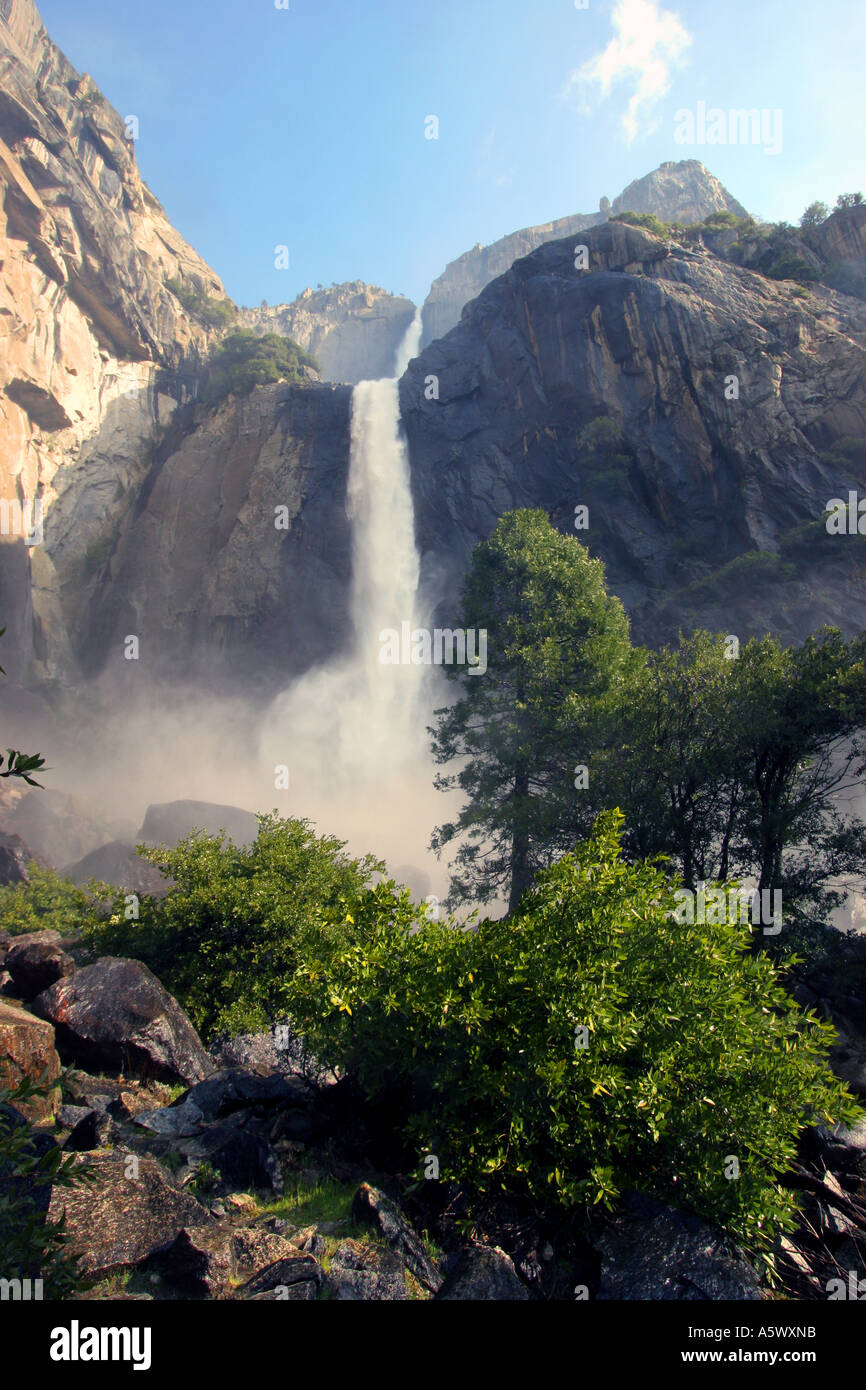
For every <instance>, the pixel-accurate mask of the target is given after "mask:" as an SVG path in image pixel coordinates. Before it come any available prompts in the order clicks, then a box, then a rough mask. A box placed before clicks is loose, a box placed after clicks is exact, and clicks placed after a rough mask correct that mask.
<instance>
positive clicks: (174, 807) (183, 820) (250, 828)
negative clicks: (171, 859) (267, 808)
mask: <svg viewBox="0 0 866 1390" xmlns="http://www.w3.org/2000/svg"><path fill="white" fill-rule="evenodd" d="M193 830H204V831H206V832H207V833H208V834H209V835H218V834H219V833H220V831H224V832H225V834H226V835H227V836H228V837H229V839H231V840H233V841H234V843H235V844H236V845H244V846H248V845H251V844H252V843H253V842H254V840H255V839H256V836H257V835H258V833H259V823H258V821H257V820H256V818H255V816H254V815H253V814H252V813H251V812H250V811H242V810H241V808H240V807H239V806H220V805H217V804H215V803H214V802H212V801H163V802H160V803H158V804H157V805H154V806H148V808H147V812H146V814H145V817H144V824H143V825H142V827H141V829H140V830H139V832H138V835H137V836H136V840H137V841H138V843H139V844H146V845H168V846H169V847H170V848H172V847H174V845H176V844H178V843H179V841H181V840H185V839H186V837H187V835H190V834H191V833H192V831H193Z"/></svg>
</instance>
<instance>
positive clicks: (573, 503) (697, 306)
mask: <svg viewBox="0 0 866 1390" xmlns="http://www.w3.org/2000/svg"><path fill="white" fill-rule="evenodd" d="M584 240H585V242H586V244H587V245H588V247H589V257H590V260H589V269H588V270H586V271H579V270H576V269H575V264H574V254H573V243H572V240H571V238H568V239H566V240H564V241H556V242H549V243H548V244H546V245H545V246H542V247H541V248H539V250H537V251H535V252H533V254H532V255H530V256H528V257H526V258H525V259H523V260H520V261H517V262H516V263H515V264H514V266H513V267H512V268H511V270H510V271H509V272H508V273H507V274H506V275H503V276H501V277H500V278H499V279H498V280H496V281H495V282H494V283H493V284H492V285H490V286H488V288H487V289H486V290H485V291H484V292H483V293H482V294H481V295H480V296H479V297H478V299H477V300H475V301H474V302H473V304H472V305H470V306H469V307H468V308H467V310H466V313H465V314H464V317H463V319H462V321H461V322H460V324H459V325H458V326H457V327H456V328H455V329H453V330H452V331H451V332H450V333H449V334H448V335H447V336H446V337H445V338H443V339H441V340H440V341H438V342H436V343H434V344H432V345H431V346H430V347H428V348H427V349H426V350H425V351H424V352H422V353H421V354H420V356H419V357H417V358H416V359H415V360H414V361H413V362H412V363H410V365H409V368H408V370H407V372H406V373H405V375H404V377H403V378H402V380H401V383H400V400H401V410H402V417H403V424H404V428H405V430H406V433H407V437H408V441H409V448H410V454H411V458H412V476H413V489H414V494H415V515H416V530H417V533H418V537H419V543H420V545H421V548H422V552H423V572H424V582H425V583H426V586H427V588H428V590H429V591H430V592H431V594H432V597H433V599H434V601H435V600H436V599H438V600H439V605H440V606H439V616H440V620H441V621H442V622H443V625H445V626H453V625H454V606H455V596H456V590H457V587H458V583H459V576H460V575H462V573H463V572H464V571H465V566H466V564H467V562H468V558H469V555H470V552H471V550H472V548H473V546H474V545H475V544H476V542H477V541H478V540H479V539H481V538H483V537H484V536H486V535H488V534H489V533H490V531H491V530H492V529H493V527H494V525H495V523H496V520H497V518H498V517H499V516H500V515H501V514H502V513H503V512H505V511H507V510H509V509H511V508H514V507H542V508H544V509H545V510H546V511H547V512H548V513H549V514H550V515H551V516H552V518H553V519H554V521H555V522H556V524H557V525H559V526H560V527H561V529H562V530H564V531H566V532H570V533H571V534H574V529H573V528H574V523H575V509H576V507H577V506H578V505H587V506H588V507H589V529H588V530H587V531H584V532H583V534H582V536H581V539H584V540H585V541H587V542H588V544H589V545H590V548H591V549H592V551H593V553H595V554H599V555H600V556H601V557H602V558H603V559H604V560H605V562H606V565H607V575H608V582H609V584H610V585H611V587H612V588H613V590H614V591H615V592H616V593H618V594H619V596H620V597H621V598H622V599H623V601H624V603H625V604H626V607H627V608H628V609H629V610H630V612H631V614H632V616H633V619H634V620H635V626H636V629H637V632H638V635H639V636H640V637H641V638H642V639H643V640H653V639H658V638H659V637H663V638H669V637H671V636H673V637H674V638H675V636H676V628H677V623H678V622H679V623H680V624H682V621H683V617H684V613H685V611H686V603H685V601H683V602H680V603H679V604H678V606H677V607H676V608H675V611H674V612H673V614H668V617H667V620H666V622H665V618H664V614H663V613H660V612H659V609H661V608H663V607H664V604H665V603H667V602H668V601H669V600H670V598H671V596H673V595H676V594H677V593H678V591H680V590H686V589H687V586H688V585H689V584H690V583H691V582H692V581H694V580H695V579H696V577H697V575H698V574H700V568H699V564H698V567H697V568H696V561H697V562H700V560H701V559H704V560H711V562H712V563H713V564H714V565H722V564H724V563H725V562H726V561H727V560H730V559H732V558H733V557H734V556H736V555H737V554H739V553H741V552H743V551H746V550H749V549H760V550H766V551H770V552H771V553H776V552H777V551H778V547H779V544H780V541H781V540H782V538H783V537H784V536H785V534H786V533H788V532H789V531H790V530H791V529H792V528H794V527H796V526H797V525H799V524H801V523H804V522H815V521H818V520H819V519H820V517H821V514H822V512H823V511H824V509H825V508H826V506H827V502H828V500H829V499H830V498H833V497H838V496H843V497H844V496H846V495H847V490H848V488H849V487H858V486H859V487H860V488H861V489H862V487H863V485H864V483H866V469H864V467H863V466H862V465H859V464H857V463H856V462H854V461H851V462H850V463H844V462H843V463H841V464H840V463H838V462H835V463H833V462H827V461H826V455H827V451H828V450H831V449H832V446H833V445H834V444H835V443H837V442H838V441H840V440H842V439H844V438H846V437H851V436H856V437H859V438H861V439H862V438H863V437H864V436H866V305H864V304H863V303H862V302H861V301H859V300H857V299H854V298H852V297H851V296H849V295H841V294H837V293H835V292H833V291H830V290H824V289H821V288H818V287H815V290H814V294H813V295H812V297H811V298H808V299H803V298H797V297H795V296H794V294H793V290H794V289H795V288H796V287H795V286H792V285H791V284H790V283H788V282H777V281H774V280H768V279H765V278H764V277H762V276H758V275H755V274H753V273H751V272H750V271H748V270H745V269H742V268H739V267H736V266H733V265H730V264H728V263H727V262H725V261H724V260H722V259H720V258H719V257H717V256H715V255H714V254H713V253H712V252H711V251H710V250H708V249H707V248H706V247H703V246H700V245H699V246H697V247H696V248H694V249H693V248H691V247H686V246H680V245H678V244H677V243H675V242H674V243H670V244H668V243H667V242H666V241H664V240H662V239H660V238H658V237H655V236H653V235H651V234H649V233H646V232H644V231H642V230H639V229H637V228H634V227H630V226H627V225H625V224H622V223H607V224H606V225H605V226H602V227H596V228H594V229H592V230H591V231H589V232H586V233H585V234H584ZM430 376H435V377H436V379H437V382H438V391H439V399H438V400H435V399H433V400H428V399H427V398H426V396H425V383H426V382H427V381H428V379H429V378H430ZM734 378H736V382H737V384H738V390H739V398H738V399H736V400H734V399H728V398H727V397H726V384H728V385H729V384H730V381H731V380H732V379H734ZM599 417H608V418H609V419H610V420H612V421H613V422H614V424H615V426H616V427H617V429H618V430H619V431H620V433H621V439H622V445H621V448H622V452H623V453H624V455H626V462H627V464H628V467H627V468H626V469H624V470H623V472H622V474H621V475H620V476H616V475H615V476H614V478H613V479H612V480H608V479H606V478H605V477H604V476H600V477H599V476H598V475H596V474H594V473H593V472H592V470H591V469H590V468H589V467H588V466H586V465H585V462H584V461H582V460H581V456H580V453H579V449H578V435H579V433H580V431H581V430H582V429H583V428H584V427H585V426H586V425H587V424H588V423H590V422H591V421H593V420H595V419H598V418H599ZM864 462H866V461H864ZM838 539H839V544H838V546H837V547H836V548H835V550H834V549H833V548H832V547H831V554H830V556H829V558H828V556H827V554H826V546H825V547H824V548H823V550H820V548H819V551H820V553H816V556H815V562H814V563H815V568H812V561H811V559H810V556H809V554H807V555H806V556H805V558H803V559H802V561H801V564H800V568H799V572H798V573H797V574H796V575H795V577H793V578H790V577H789V578H787V579H786V582H785V584H784V586H783V587H782V588H779V587H777V588H776V589H773V588H772V587H771V586H770V585H767V586H766V593H765V592H764V591H763V588H762V587H759V588H758V590H757V592H756V586H755V584H751V585H749V586H748V592H747V593H745V595H743V594H740V596H739V598H738V599H734V600H731V601H727V602H725V603H722V604H719V605H718V608H719V611H715V610H714V609H713V607H712V597H711V596H710V598H708V599H707V600H706V602H704V607H703V609H701V606H700V601H699V595H695V594H691V593H688V594H686V598H687V599H688V601H689V602H690V603H692V607H693V611H694V613H695V616H696V618H698V619H704V620H705V621H706V623H707V625H708V626H712V627H714V628H716V629H719V628H721V627H722V624H727V626H725V627H724V629H723V630H725V631H730V632H738V633H740V634H746V635H749V634H751V633H752V632H754V631H756V630H757V631H759V632H764V631H766V630H767V628H768V627H769V628H770V629H772V630H776V631H779V632H782V633H783V634H784V635H788V636H796V637H800V638H802V637H803V636H804V635H805V634H806V633H807V632H808V631H812V630H813V629H814V628H816V627H819V626H820V625H821V624H822V623H824V622H827V621H830V622H836V623H838V624H839V626H840V627H842V628H843V629H844V630H846V631H851V630H859V629H860V628H861V627H863V626H866V585H864V583H863V578H864V573H863V561H862V559H860V558H858V555H859V553H860V552H858V551H857V550H856V549H855V547H854V544H853V543H852V541H851V538H848V537H841V538H838ZM782 595H783V596H784V597H782ZM446 619H447V621H445V620H446Z"/></svg>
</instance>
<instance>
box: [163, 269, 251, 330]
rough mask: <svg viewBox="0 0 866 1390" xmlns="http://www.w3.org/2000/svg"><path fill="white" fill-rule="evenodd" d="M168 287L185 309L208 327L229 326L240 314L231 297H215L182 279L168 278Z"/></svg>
mask: <svg viewBox="0 0 866 1390" xmlns="http://www.w3.org/2000/svg"><path fill="white" fill-rule="evenodd" d="M165 284H166V289H169V290H171V292H172V294H173V295H174V297H175V299H179V300H180V302H181V304H182V305H183V307H184V309H186V311H187V313H188V314H191V315H192V316H193V318H197V319H198V320H199V322H200V323H203V324H206V326H207V327H208V328H227V327H228V326H229V324H230V323H233V322H234V320H235V319H236V318H237V316H238V311H237V309H236V308H235V306H234V304H232V302H231V300H230V299H215V298H214V297H213V296H212V295H209V294H205V293H204V291H203V290H197V289H193V288H190V287H189V286H187V285H184V284H182V283H181V281H180V280H166V282H165Z"/></svg>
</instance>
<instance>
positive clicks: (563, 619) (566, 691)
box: [430, 422, 633, 908]
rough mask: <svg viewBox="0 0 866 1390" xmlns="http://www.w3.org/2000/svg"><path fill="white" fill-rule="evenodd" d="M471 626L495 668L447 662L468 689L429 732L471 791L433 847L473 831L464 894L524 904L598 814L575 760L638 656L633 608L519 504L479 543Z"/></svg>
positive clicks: (568, 542) (599, 571)
mask: <svg viewBox="0 0 866 1390" xmlns="http://www.w3.org/2000/svg"><path fill="white" fill-rule="evenodd" d="M596 425H597V426H599V428H600V432H601V433H603V432H604V428H605V427H604V426H603V424H602V422H596ZM459 625H460V626H462V627H464V628H475V629H482V630H485V631H486V632H487V644H488V656H487V670H486V672H485V673H484V675H481V676H479V675H472V674H471V673H470V671H469V669H468V668H467V667H465V666H463V667H453V668H450V669H448V668H446V670H447V672H448V674H449V675H450V676H451V677H452V678H453V679H455V680H457V681H459V682H460V685H461V694H460V696H459V698H458V699H457V701H456V702H455V703H454V704H453V705H452V706H451V707H450V708H448V709H441V710H437V711H436V719H437V724H436V727H435V729H432V730H431V731H430V732H431V734H432V736H433V749H434V755H435V757H436V761H437V762H438V763H449V762H451V761H452V760H460V763H461V767H460V771H459V772H454V773H451V774H448V775H443V776H440V777H438V778H437V779H436V785H437V786H438V787H439V788H440V789H443V790H446V789H449V788H457V789H459V790H460V791H462V792H463V793H464V794H465V798H466V799H465V803H464V806H463V808H462V810H461V812H460V814H459V816H458V818H457V819H456V821H454V822H452V823H449V824H446V825H442V826H440V827H439V828H438V829H437V831H436V832H435V834H434V837H433V847H434V848H435V849H436V850H437V851H441V849H443V848H444V847H445V846H447V845H449V844H450V843H451V842H452V841H455V840H458V839H459V840H462V841H463V842H462V844H461V845H460V848H459V850H458V852H457V855H456V860H455V864H456V872H455V874H454V876H453V878H452V891H451V900H452V902H455V903H459V902H467V901H474V900H480V901H482V902H488V901H490V899H491V898H492V897H494V896H495V895H496V894H497V893H499V892H502V891H505V892H507V893H508V894H509V900H510V904H511V907H512V908H513V907H515V906H516V905H517V902H518V901H519V898H520V895H521V893H522V892H523V890H524V888H526V887H527V885H528V884H529V882H530V881H531V879H532V875H533V873H534V872H535V870H536V869H537V868H539V867H540V866H541V865H543V864H546V863H549V862H550V860H551V857H552V856H553V854H554V853H556V852H557V851H558V850H560V849H561V848H563V847H564V845H565V844H567V843H568V842H570V843H573V842H574V839H575V836H576V833H577V830H578V829H579V828H580V827H581V825H582V826H583V829H584V831H586V830H588V828H589V824H590V823H591V820H590V819H589V809H588V805H587V803H586V801H584V800H582V799H581V797H580V796H576V795H575V791H574V767H575V763H576V762H577V761H584V762H585V761H586V759H585V758H582V757H581V758H578V755H577V752H576V750H580V752H581V753H582V752H583V750H587V751H588V750H589V748H590V747H592V746H597V745H598V742H599V739H600V736H601V735H600V733H599V731H598V730H599V721H600V719H601V717H602V714H603V711H604V709H605V707H606V706H607V705H608V704H609V703H610V701H611V700H612V698H613V696H614V693H615V691H616V688H617V686H618V684H619V683H620V682H621V681H622V679H623V675H624V672H625V671H626V670H627V668H628V666H629V663H630V662H631V661H632V660H633V657H632V652H631V644H630V641H629V632H628V620H627V618H626V615H625V611H624V609H623V607H622V604H621V603H620V602H619V600H618V599H616V598H613V597H611V596H610V595H609V594H608V593H607V592H606V590H605V585H604V567H603V565H602V563H601V561H600V560H594V559H592V558H591V556H590V555H589V553H588V551H587V550H586V548H585V547H584V546H583V545H581V544H580V542H579V541H578V540H576V539H574V538H573V537H571V536H563V535H561V534H560V533H559V532H558V531H556V530H554V528H553V527H552V526H551V524H550V522H549V521H548V519H547V516H546V515H545V513H544V512H542V511H516V512H509V513H507V514H506V515H505V516H503V517H501V518H500V520H499V523H498V525H497V527H496V530H495V531H494V532H493V534H492V536H490V538H489V539H488V540H487V541H484V542H483V543H482V544H481V545H479V546H477V547H476V549H475V551H474V553H473V556H472V565H471V569H470V572H469V575H468V577H467V580H466V583H465V586H464V591H463V599H462V612H461V617H460V620H459Z"/></svg>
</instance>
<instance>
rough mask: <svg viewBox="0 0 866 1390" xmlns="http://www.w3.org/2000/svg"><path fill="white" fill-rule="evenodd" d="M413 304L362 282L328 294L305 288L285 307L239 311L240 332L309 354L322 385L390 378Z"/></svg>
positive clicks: (338, 287)
mask: <svg viewBox="0 0 866 1390" xmlns="http://www.w3.org/2000/svg"><path fill="white" fill-rule="evenodd" d="M414 313H415V305H414V304H413V303H412V301H411V300H410V299H406V298H404V297H403V296H402V295H394V294H388V293H387V291H385V290H381V289H379V288H378V286H376V285H365V284H364V282H363V281H362V280H353V281H351V282H350V283H349V284H345V285H336V286H333V287H332V288H331V289H329V290H318V291H316V290H312V289H306V290H304V292H303V294H301V295H299V296H298V298H297V299H295V300H293V302H292V303H291V304H275V305H271V306H267V307H266V306H264V305H263V306H262V307H261V308H260V309H243V310H241V318H242V320H243V323H244V325H245V326H246V327H248V328H252V329H254V330H255V331H256V332H257V333H260V334H264V333H280V334H282V335H283V336H284V337H287V338H293V339H294V341H295V342H296V343H297V344H298V345H299V346H300V347H302V348H303V349H304V350H305V351H306V352H310V353H312V355H313V356H314V357H315V358H316V360H317V362H318V363H319V366H320V368H321V373H322V377H323V379H324V380H325V381H344V382H350V383H352V384H353V385H354V383H355V382H357V381H374V380H376V378H377V377H383V376H392V375H393V372H394V358H395V355H396V352H397V348H398V347H399V345H400V341H401V339H402V338H403V335H404V333H405V332H406V329H407V328H408V327H409V324H410V323H411V322H412V316H413V314H414Z"/></svg>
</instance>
